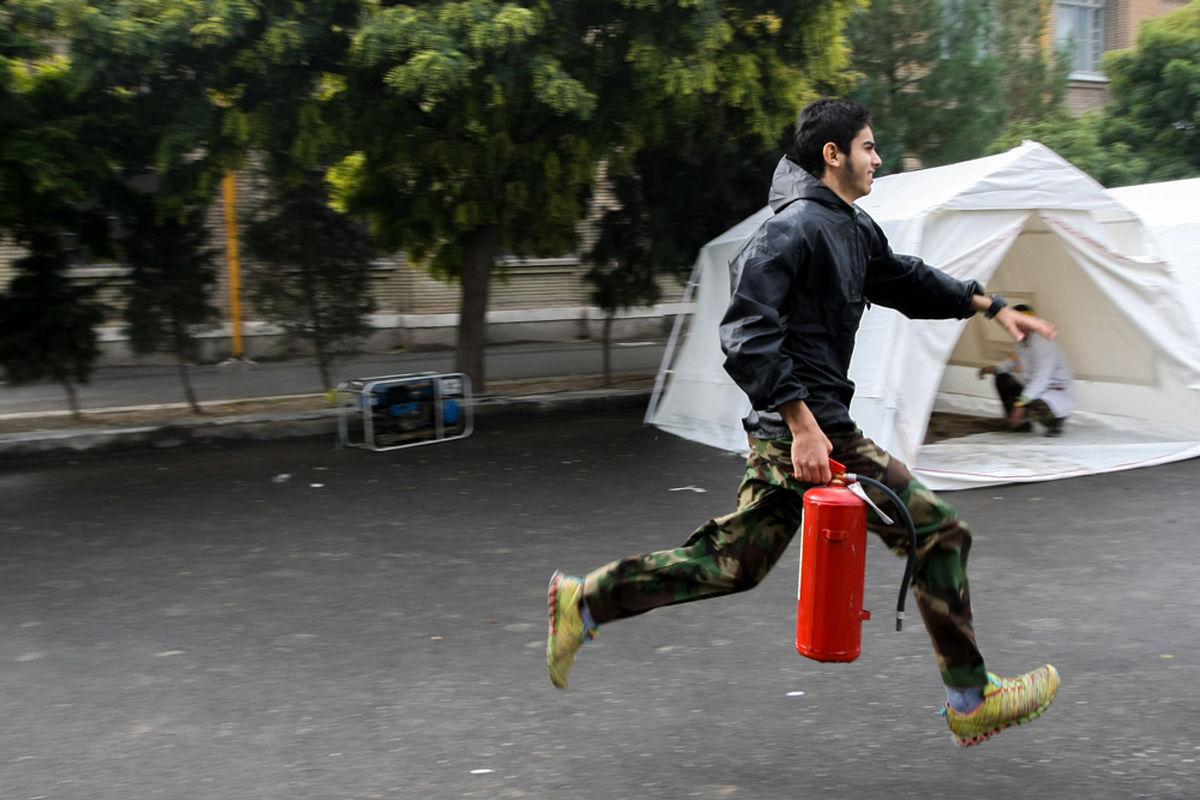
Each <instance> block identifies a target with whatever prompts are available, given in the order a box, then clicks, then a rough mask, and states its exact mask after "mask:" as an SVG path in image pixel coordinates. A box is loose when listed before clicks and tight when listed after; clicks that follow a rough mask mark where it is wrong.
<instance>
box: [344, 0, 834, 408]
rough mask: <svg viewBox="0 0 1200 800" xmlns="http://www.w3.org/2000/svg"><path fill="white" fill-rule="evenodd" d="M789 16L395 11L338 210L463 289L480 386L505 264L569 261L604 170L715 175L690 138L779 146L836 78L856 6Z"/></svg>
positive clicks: (363, 89)
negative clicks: (491, 308) (499, 264)
mask: <svg viewBox="0 0 1200 800" xmlns="http://www.w3.org/2000/svg"><path fill="white" fill-rule="evenodd" d="M775 5H777V4H769V3H765V2H758V3H740V4H733V3H727V2H717V1H716V0H701V1H700V2H696V0H691V1H690V2H684V1H683V0H678V1H676V2H655V3H646V2H640V1H639V0H608V1H607V2H597V3H588V4H575V3H539V4H533V5H529V6H517V5H513V4H505V3H497V2H492V1H491V0H463V2H426V3H411V4H396V5H391V6H388V7H381V8H380V9H379V10H378V11H377V13H374V14H373V15H372V16H371V18H370V19H369V20H368V21H367V22H366V23H365V24H364V26H363V28H362V30H361V31H360V32H359V34H358V35H357V36H356V39H355V44H354V49H353V53H352V61H351V63H352V65H353V66H354V68H355V69H354V70H353V72H352V73H351V74H350V75H349V77H348V80H347V86H346V92H345V99H346V105H345V107H346V109H347V113H349V114H351V115H352V116H353V118H354V120H355V121H356V124H355V125H354V127H353V135H354V145H355V151H356V152H355V154H354V155H353V156H352V157H350V158H348V159H346V160H345V161H344V162H343V163H342V164H341V165H340V166H339V168H338V170H336V172H335V174H334V181H335V183H336V185H337V187H338V197H339V200H340V202H342V203H343V204H344V205H345V207H347V208H351V209H354V210H361V211H366V212H369V213H370V215H371V218H372V220H373V223H374V228H375V231H376V233H377V235H378V236H379V237H380V241H381V243H383V244H385V245H388V246H395V247H403V248H404V249H405V250H406V251H407V252H408V253H409V254H410V255H411V256H412V257H413V258H414V259H415V260H417V261H418V262H420V263H424V264H426V265H428V266H429V267H430V269H431V270H432V271H433V272H434V273H435V274H441V275H447V276H451V277H455V278H457V279H458V280H460V281H461V282H462V286H463V302H462V306H461V310H462V320H461V322H460V338H459V369H461V370H462V371H464V372H467V373H468V374H470V375H471V377H472V379H473V380H475V381H476V383H477V385H483V364H482V342H483V319H484V312H485V310H486V304H487V294H488V287H489V284H488V281H489V279H490V274H491V270H492V265H493V263H494V261H495V259H496V257H497V256H498V255H500V254H503V253H512V254H516V255H561V254H562V253H564V252H570V251H571V250H572V249H573V248H574V247H575V245H576V238H575V226H576V224H577V223H578V222H579V220H581V219H582V217H583V215H584V213H585V212H586V209H587V204H588V202H589V200H590V198H591V194H592V188H593V184H594V182H595V174H596V173H595V164H596V163H597V161H598V160H601V159H603V160H606V161H607V162H608V164H609V168H610V171H611V173H612V174H614V175H618V176H619V175H624V174H633V173H634V171H635V166H634V163H635V162H634V159H635V157H636V156H637V154H638V153H639V152H641V151H642V150H644V149H646V148H651V147H661V148H669V147H676V148H683V149H687V150H688V151H689V152H688V156H689V157H691V158H702V157H703V154H704V152H705V151H704V150H703V149H702V148H700V147H698V146H693V147H691V148H689V144H693V143H690V142H689V141H688V140H686V139H685V138H683V137H684V135H685V134H686V133H687V132H688V131H689V129H690V130H693V131H694V130H719V131H720V132H721V133H727V132H728V131H729V130H730V128H727V127H724V126H723V125H722V124H721V120H722V117H723V116H727V117H728V119H729V124H730V126H731V127H736V132H735V133H734V135H735V136H747V135H750V136H756V137H758V138H759V139H760V140H764V139H765V140H769V141H772V142H773V141H774V140H775V138H776V137H777V136H778V134H779V129H780V127H781V123H782V120H783V117H782V116H781V115H782V114H784V113H786V115H790V114H792V113H794V112H795V110H796V107H797V102H796V101H797V100H798V99H800V98H803V97H806V96H811V95H813V94H815V92H816V86H817V78H814V76H818V77H821V78H824V77H832V76H834V75H835V74H836V71H837V68H838V67H839V66H840V65H841V64H842V63H843V62H844V56H845V50H844V46H843V45H842V43H841V40H840V21H841V16H840V15H842V14H844V13H845V9H846V8H847V4H845V3H843V2H840V1H839V0H828V1H822V2H807V3H797V4H791V5H789V6H787V10H786V11H776V10H774V6H775ZM784 108H786V109H787V111H786V112H783V111H782V109H784ZM715 140H716V137H713V138H710V139H706V141H708V142H712V141H715ZM697 141H698V140H697ZM710 177H711V179H712V180H713V181H714V183H719V181H720V179H721V178H722V177H724V176H719V175H712V176H710Z"/></svg>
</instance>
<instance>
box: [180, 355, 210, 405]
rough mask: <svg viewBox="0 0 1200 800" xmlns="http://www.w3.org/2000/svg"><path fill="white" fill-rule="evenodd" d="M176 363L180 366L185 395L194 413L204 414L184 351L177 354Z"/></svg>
mask: <svg viewBox="0 0 1200 800" xmlns="http://www.w3.org/2000/svg"><path fill="white" fill-rule="evenodd" d="M175 365H176V366H177V367H179V382H180V383H182V384H183V396H184V397H185V398H187V401H188V405H189V406H191V407H192V413H193V414H203V413H204V409H202V408H201V407H200V404H199V403H198V402H196V390H195V389H193V388H192V375H191V373H190V372H188V366H187V359H185V358H184V357H183V354H182V353H176V354H175Z"/></svg>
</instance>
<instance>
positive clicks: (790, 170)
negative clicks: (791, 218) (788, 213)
mask: <svg viewBox="0 0 1200 800" xmlns="http://www.w3.org/2000/svg"><path fill="white" fill-rule="evenodd" d="M795 200H815V201H816V202H818V203H822V204H824V205H827V206H834V207H845V206H846V202H845V201H844V200H842V198H840V197H838V196H837V194H836V193H835V192H834V191H833V190H832V189H830V188H829V187H828V186H826V185H825V184H823V183H821V182H820V181H819V180H817V179H816V178H815V177H813V174H812V173H811V172H809V171H808V170H806V169H805V168H804V167H802V166H800V165H799V164H797V163H796V162H795V161H792V160H791V159H790V158H788V157H787V156H784V157H783V158H781V159H779V165H778V166H776V167H775V174H774V176H772V178H771V191H770V194H768V196H767V202H768V203H769V204H770V205H771V210H772V211H779V209H781V208H783V207H784V206H786V205H788V204H789V203H791V202H793V201H795Z"/></svg>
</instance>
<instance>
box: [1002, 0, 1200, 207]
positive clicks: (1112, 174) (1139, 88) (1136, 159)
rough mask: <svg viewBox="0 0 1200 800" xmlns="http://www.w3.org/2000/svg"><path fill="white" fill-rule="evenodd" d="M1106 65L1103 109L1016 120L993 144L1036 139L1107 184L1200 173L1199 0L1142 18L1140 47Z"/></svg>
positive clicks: (1122, 52) (1111, 55) (1109, 59)
mask: <svg viewBox="0 0 1200 800" xmlns="http://www.w3.org/2000/svg"><path fill="white" fill-rule="evenodd" d="M1103 67H1104V71H1105V73H1106V74H1107V75H1108V76H1109V78H1110V84H1109V89H1110V91H1111V92H1112V95H1113V102H1112V103H1110V104H1109V105H1107V106H1106V107H1105V108H1104V109H1102V110H1100V111H1089V112H1087V113H1085V114H1082V115H1080V116H1078V117H1072V116H1070V115H1068V114H1065V113H1060V114H1056V115H1053V116H1051V117H1048V118H1046V119H1044V120H1040V121H1037V122H1031V123H1025V124H1018V125H1014V126H1013V127H1011V128H1010V129H1009V130H1008V131H1006V132H1005V134H1004V135H1003V136H1001V137H1000V138H999V139H997V140H996V142H995V143H994V144H993V148H992V149H993V150H995V151H1000V150H1004V149H1007V148H1009V147H1013V146H1015V145H1017V144H1018V143H1019V142H1020V141H1021V140H1022V139H1033V140H1035V141H1039V142H1042V143H1043V144H1045V145H1046V146H1047V147H1049V148H1051V149H1053V150H1054V151H1055V152H1057V153H1058V154H1059V155H1061V156H1062V157H1063V158H1065V159H1067V160H1068V161H1070V162H1071V163H1072V164H1074V165H1075V166H1077V167H1079V168H1080V169H1082V170H1083V171H1084V172H1087V173H1088V174H1089V175H1091V176H1092V177H1093V178H1095V179H1096V180H1097V181H1099V182H1100V183H1102V184H1103V185H1105V186H1108V187H1116V186H1129V185H1133V184H1139V183H1148V182H1151V181H1164V180H1173V179H1176V178H1187V177H1193V176H1196V175H1200V133H1198V132H1197V124H1198V123H1200V5H1198V4H1196V3H1192V4H1189V5H1187V6H1184V7H1183V8H1181V9H1180V10H1178V11H1174V12H1172V13H1170V14H1166V15H1164V16H1162V17H1156V18H1154V19H1149V20H1147V21H1145V22H1143V23H1142V26H1141V28H1140V29H1139V31H1138V37H1137V45H1136V46H1135V47H1133V48H1130V49H1128V50H1120V51H1114V52H1111V53H1109V54H1107V55H1106V56H1105V57H1104V61H1103Z"/></svg>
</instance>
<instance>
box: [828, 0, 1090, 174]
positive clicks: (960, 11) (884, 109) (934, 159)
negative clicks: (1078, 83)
mask: <svg viewBox="0 0 1200 800" xmlns="http://www.w3.org/2000/svg"><path fill="white" fill-rule="evenodd" d="M1045 30H1046V19H1045V17H1044V13H1043V9H1042V4H1041V3H1040V2H1038V0H911V1H910V0H873V1H872V2H871V4H870V6H869V7H867V8H864V9H862V10H861V11H859V12H858V13H857V14H856V15H855V16H854V17H853V18H852V20H851V23H850V26H849V35H850V40H851V42H852V44H853V48H854V57H853V65H854V68H855V70H857V71H858V72H859V73H860V74H861V75H862V78H861V80H860V82H859V84H858V86H857V88H856V89H855V91H854V95H853V96H854V97H855V99H857V100H860V101H861V102H863V103H865V104H866V105H867V106H869V107H870V108H871V110H872V113H873V116H874V118H875V130H876V132H877V133H878V139H879V144H880V147H881V149H882V151H883V153H884V154H885V159H884V166H883V169H882V170H881V173H887V172H896V171H901V170H903V169H904V159H905V158H914V159H916V160H917V161H918V163H919V164H920V165H921V166H939V165H942V164H950V163H954V162H957V161H962V160H965V159H969V158H976V157H978V156H980V155H982V154H984V153H985V152H987V150H988V147H989V145H990V144H991V142H992V141H993V139H995V137H996V134H997V131H1001V130H1003V129H1004V127H1005V126H1006V125H1009V124H1022V123H1026V122H1032V121H1035V120H1038V119H1041V118H1043V117H1045V116H1047V115H1049V114H1052V113H1054V111H1055V110H1056V109H1057V108H1058V107H1059V105H1060V104H1061V101H1062V98H1063V96H1064V93H1065V91H1066V85H1067V69H1068V64H1067V62H1066V59H1065V57H1062V56H1058V55H1055V54H1053V53H1050V54H1047V53H1045V52H1043V49H1042V47H1041V44H1040V42H1041V39H1042V37H1043V35H1044V33H1045Z"/></svg>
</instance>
